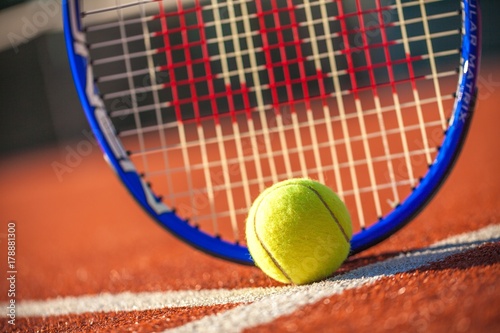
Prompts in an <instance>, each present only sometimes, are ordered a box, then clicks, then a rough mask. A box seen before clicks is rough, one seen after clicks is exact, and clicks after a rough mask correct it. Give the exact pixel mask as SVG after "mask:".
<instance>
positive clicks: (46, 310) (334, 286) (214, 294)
mask: <svg viewBox="0 0 500 333" xmlns="http://www.w3.org/2000/svg"><path fill="white" fill-rule="evenodd" d="M491 241H495V242H496V241H500V225H491V226H488V227H486V228H483V229H480V230H478V231H474V232H470V233H465V234H462V235H459V236H454V237H450V238H448V239H445V240H443V241H441V242H438V243H436V244H434V245H432V246H431V247H429V248H425V249H422V250H418V251H413V252H410V253H407V254H401V255H399V256H397V257H394V258H391V259H388V260H385V261H382V262H377V263H374V264H371V265H367V266H364V267H361V268H358V269H355V270H352V271H350V272H348V273H345V274H342V275H339V276H336V277H335V278H332V279H328V280H326V281H323V282H318V283H314V284H311V285H306V286H286V287H271V288H242V289H230V290H228V289H214V290H185V291H164V292H141V293H131V292H125V293H120V294H100V295H87V296H79V297H65V298H56V299H49V300H43V301H28V300H27V301H19V302H18V303H17V313H16V315H17V317H35V316H54V315H66V314H81V313H85V312H115V311H135V310H148V309H162V308H174V307H186V306H210V305H217V304H227V303H251V304H245V305H241V306H238V307H236V308H234V309H231V310H228V311H225V312H222V313H219V314H217V315H213V316H208V317H204V318H202V319H201V320H197V321H193V322H190V323H188V324H186V325H184V326H181V327H178V328H175V329H174V331H179V332H184V331H190V332H191V331H203V332H220V331H224V332H240V331H242V330H243V329H245V328H248V327H253V326H256V325H259V324H264V323H267V322H271V321H273V320H274V319H276V318H278V317H280V316H283V315H285V314H290V313H292V312H294V311H296V310H297V309H298V308H300V307H302V306H304V305H307V304H312V303H315V302H317V301H318V300H320V299H322V298H324V297H328V296H331V295H334V294H340V293H342V292H343V291H345V290H348V289H352V288H359V287H362V286H364V285H367V284H370V283H373V282H375V281H377V280H379V279H381V278H383V277H386V276H391V275H394V274H397V273H401V272H406V271H409V270H412V269H415V268H418V267H420V266H423V265H426V264H428V263H431V262H436V261H439V260H442V259H444V258H446V257H448V256H450V255H453V254H456V253H460V252H463V251H467V250H470V249H473V248H475V247H477V246H479V245H481V244H483V243H485V242H491ZM7 305H8V304H7V303H5V302H3V303H0V308H2V309H5V308H6V307H7ZM263 309H265V310H266V311H263ZM5 316H6V312H5V311H2V313H1V314H0V318H2V317H5Z"/></svg>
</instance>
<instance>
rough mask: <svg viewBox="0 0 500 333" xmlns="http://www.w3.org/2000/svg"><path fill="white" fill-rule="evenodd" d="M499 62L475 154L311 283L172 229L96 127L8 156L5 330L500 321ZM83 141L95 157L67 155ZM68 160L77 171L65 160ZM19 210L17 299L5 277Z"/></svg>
mask: <svg viewBox="0 0 500 333" xmlns="http://www.w3.org/2000/svg"><path fill="white" fill-rule="evenodd" d="M491 63H492V61H490V62H489V63H486V64H484V66H483V70H482V75H481V79H480V80H479V87H480V89H481V91H480V94H479V101H478V106H477V108H476V113H475V118H474V120H473V122H472V127H471V130H470V135H469V137H468V140H467V142H466V144H465V148H464V150H463V152H462V155H461V156H460V159H459V160H458V163H457V165H456V167H455V169H454V170H453V172H452V173H451V175H450V177H449V178H448V180H447V181H446V183H445V184H444V186H443V187H442V189H441V190H440V192H439V193H438V195H437V196H436V197H435V198H434V200H433V201H432V202H431V203H430V205H429V206H427V208H426V209H425V210H424V211H423V212H422V213H421V214H420V215H419V216H418V217H417V218H416V219H415V220H414V221H413V222H412V223H411V224H409V225H408V226H407V227H406V228H404V229H403V230H402V231H400V232H399V233H397V234H395V235H394V236H392V237H391V238H390V239H388V240H387V241H385V242H383V243H382V244H380V245H378V246H376V247H373V248H371V249H369V250H367V251H364V252H362V253H360V254H358V255H356V256H355V257H352V258H350V259H349V260H348V261H347V262H346V263H345V264H344V265H343V266H342V268H341V269H340V271H338V272H337V273H336V274H335V275H334V276H333V277H331V278H330V279H329V280H327V281H323V282H320V283H315V284H312V285H308V286H303V287H295V286H285V285H281V284H279V283H277V282H274V281H272V280H271V279H269V278H267V277H266V276H264V274H263V273H262V272H261V271H260V270H259V269H258V268H254V267H247V266H241V265H237V264H232V263H228V262H225V261H222V260H219V259H214V258H212V257H209V256H207V255H205V254H203V253H200V252H198V251H197V250H194V249H192V248H191V247H188V246H187V245H185V244H183V243H181V242H180V241H179V240H177V239H175V238H174V237H172V236H171V235H170V234H168V233H167V232H166V231H164V230H163V229H162V228H161V227H159V226H158V225H157V224H155V223H154V222H153V221H151V220H150V218H149V217H148V216H147V215H146V214H145V213H144V212H143V211H142V210H141V209H140V208H139V207H138V206H137V204H136V203H135V202H134V200H133V199H132V198H131V197H130V196H129V195H128V193H127V191H126V190H125V189H124V188H123V187H122V186H121V184H120V182H119V181H118V179H117V178H116V177H115V176H114V174H113V172H112V171H111V170H110V169H109V168H108V166H107V165H106V163H105V162H104V160H103V159H102V156H101V152H100V150H99V149H98V147H97V146H96V145H95V143H94V142H93V140H92V139H90V136H89V137H86V136H85V135H84V134H82V139H81V141H77V142H71V143H61V144H60V145H59V146H57V147H47V148H43V149H37V150H33V151H29V152H25V153H22V154H21V153H20V154H17V155H11V156H8V157H6V158H2V159H1V161H0V184H1V187H0V197H1V200H0V218H1V219H0V237H1V238H0V244H1V245H0V247H1V249H0V277H1V279H0V281H1V282H0V302H2V303H1V306H0V308H1V310H0V331H1V332H58V331H60V332H161V331H164V330H168V329H174V330H179V331H199V332H212V331H213V332H232V331H237V332H239V331H252V332H322V331H337V332H350V331H352V332H366V331H370V332H386V331H394V332H443V331H447V332H498V331H500V297H499V296H500V279H499V278H498V276H500V172H499V170H500V155H499V151H500V143H499V142H500V135H499V130H498V124H499V123H500V112H499V110H498V109H499V105H500V71H499V70H498V69H495V68H494V67H493V66H491V65H490V64H491ZM77 149H80V150H81V151H84V152H85V154H84V156H82V155H80V156H79V157H74V156H73V157H68V154H70V151H75V150H77ZM83 149H86V150H83ZM68 158H69V160H68ZM68 161H69V162H70V163H69V164H71V165H69V164H68ZM54 163H56V164H54ZM58 163H59V164H61V165H66V166H67V169H64V170H63V171H62V170H61V169H59V172H56V171H55V169H54V165H59V164H58ZM10 222H15V234H16V263H15V268H16V272H17V273H16V274H15V276H16V278H15V297H9V296H8V291H9V288H10V287H11V286H10V285H9V283H7V280H6V278H7V277H9V274H8V273H7V272H8V271H9V269H8V267H7V246H6V239H7V230H8V224H9V223H10ZM11 299H15V304H16V317H15V325H11V324H9V322H8V321H9V320H10V318H9V317H7V314H8V309H7V305H8V303H7V302H9V301H10V300H11Z"/></svg>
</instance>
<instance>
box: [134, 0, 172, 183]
mask: <svg viewBox="0 0 500 333" xmlns="http://www.w3.org/2000/svg"><path fill="white" fill-rule="evenodd" d="M143 1H145V0H139V2H143ZM140 9H141V15H142V16H144V15H146V12H145V8H144V6H143V5H141V6H140ZM142 22H143V23H142V31H143V34H144V44H145V47H146V49H151V41H150V39H149V36H151V34H150V33H149V27H148V25H147V24H146V23H145V21H144V20H143V21H142ZM147 61H148V68H149V77H150V79H151V84H153V82H157V77H156V71H155V70H154V69H155V66H154V62H153V58H152V57H151V56H149V57H147ZM152 91H153V101H154V106H155V116H156V119H157V123H159V124H163V117H162V114H161V104H160V97H159V96H158V90H157V89H152ZM158 135H159V137H160V145H161V146H162V147H167V140H166V138H165V132H164V131H163V130H162V129H161V128H160V127H158ZM161 154H162V158H163V165H164V168H165V169H167V168H169V167H170V163H169V161H168V154H167V151H166V150H163V151H162V152H161ZM165 175H166V181H167V186H168V193H174V190H173V187H172V178H171V177H170V173H165Z"/></svg>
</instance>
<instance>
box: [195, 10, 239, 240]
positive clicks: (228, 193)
mask: <svg viewBox="0 0 500 333" xmlns="http://www.w3.org/2000/svg"><path fill="white" fill-rule="evenodd" d="M214 1H216V0H212V4H213V2H214ZM228 6H229V4H228ZM228 12H229V11H228ZM212 13H213V15H214V20H215V22H219V21H220V15H219V9H215V10H213V11H212ZM215 27H216V31H217V36H224V33H223V32H222V26H221V25H220V24H217V25H216V26H215ZM219 52H220V55H221V58H222V59H224V58H226V56H225V53H226V46H225V45H224V43H222V42H221V41H220V40H219ZM204 53H205V52H204ZM203 57H207V58H208V54H204V55H203ZM221 65H222V76H223V78H224V83H225V85H226V86H230V84H231V79H230V77H229V76H228V75H227V73H228V72H229V70H228V64H227V62H226V61H221ZM240 82H244V78H243V80H242V78H241V77H240ZM209 84H210V83H209ZM213 112H214V113H217V110H213ZM233 131H234V132H233V133H234V135H235V140H236V145H238V146H241V142H238V137H239V136H240V135H239V129H238V126H237V124H236V121H234V122H233ZM215 132H216V133H217V134H216V135H217V143H218V147H219V153H220V154H221V162H222V163H221V164H222V170H223V175H222V177H223V178H224V185H225V186H224V188H225V192H226V199H227V201H228V206H229V213H230V219H231V225H232V227H233V233H234V239H235V240H238V239H239V235H238V223H237V221H236V213H235V211H236V210H235V206H234V200H233V194H232V191H231V180H230V179H229V169H228V163H227V157H226V151H225V149H224V137H223V135H222V130H221V125H220V122H219V121H217V122H216V124H215ZM200 144H201V145H204V142H201V143H200ZM240 151H241V149H238V152H240ZM239 166H240V171H241V172H242V174H244V176H242V177H246V168H245V164H244V163H242V162H240V163H239ZM214 222H216V221H214Z"/></svg>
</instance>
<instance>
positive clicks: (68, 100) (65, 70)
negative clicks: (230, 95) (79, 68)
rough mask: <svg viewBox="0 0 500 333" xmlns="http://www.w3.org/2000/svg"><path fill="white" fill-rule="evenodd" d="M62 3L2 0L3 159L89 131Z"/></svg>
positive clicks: (486, 10) (493, 11)
mask: <svg viewBox="0 0 500 333" xmlns="http://www.w3.org/2000/svg"><path fill="white" fill-rule="evenodd" d="M457 1H458V0H457ZM60 3H61V0H35V1H26V0H24V1H21V0H2V1H1V2H0V26H1V29H0V31H1V34H0V158H1V156H5V155H8V154H12V153H15V152H18V151H22V150H27V149H33V148H37V147H40V146H42V145H49V144H56V143H58V142H67V141H69V140H79V139H82V138H83V137H84V133H87V129H88V125H87V123H86V120H85V117H84V114H83V111H82V109H81V106H80V104H79V101H78V97H77V94H76V92H75V89H74V86H73V81H72V77H71V72H70V69H69V65H68V62H67V57H66V49H65V45H64V38H63V33H62V19H61V7H60ZM481 5H482V17H483V56H484V57H486V58H490V59H491V58H499V55H500V38H499V37H498V31H499V28H500V24H499V22H500V1H498V0H482V1H481ZM499 60H500V58H499Z"/></svg>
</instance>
